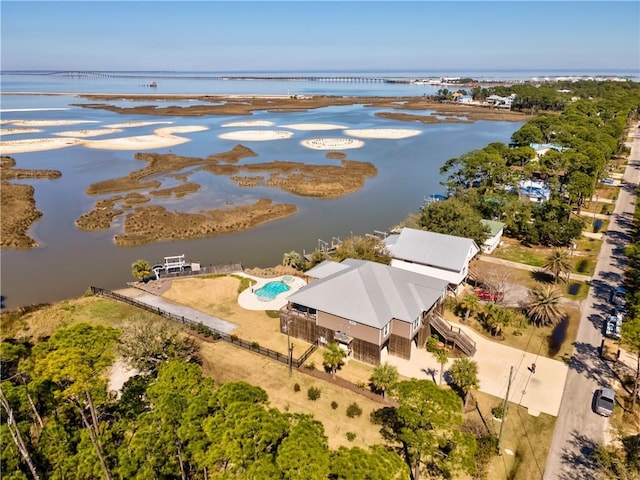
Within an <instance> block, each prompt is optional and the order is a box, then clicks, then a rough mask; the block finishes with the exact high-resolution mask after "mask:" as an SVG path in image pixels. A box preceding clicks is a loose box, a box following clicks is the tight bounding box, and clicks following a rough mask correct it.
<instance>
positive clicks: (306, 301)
mask: <svg viewBox="0 0 640 480" xmlns="http://www.w3.org/2000/svg"><path fill="white" fill-rule="evenodd" d="M343 264H344V265H346V266H347V268H345V269H344V270H342V271H339V272H336V273H334V274H333V275H329V276H327V277H324V278H322V279H320V280H316V281H314V282H312V283H310V284H308V285H306V286H305V287H303V288H301V289H300V290H298V291H297V292H296V293H294V294H292V295H290V296H289V298H288V300H289V301H290V302H292V303H297V304H300V305H304V306H305V307H309V308H314V309H316V310H319V311H323V312H327V313H330V314H332V315H337V316H339V317H342V318H345V319H347V320H353V321H354V322H358V323H361V324H364V325H369V326H372V327H375V328H380V329H381V328H383V327H384V326H385V325H386V324H387V323H389V321H390V320H391V319H393V318H396V319H398V320H403V321H406V322H413V321H414V320H415V319H416V318H418V316H419V315H420V314H421V313H422V312H423V311H426V310H428V309H430V308H431V307H432V306H433V305H434V304H435V303H436V302H437V301H438V299H439V298H440V297H441V296H442V295H443V293H444V291H445V288H446V286H447V284H448V282H447V281H446V280H441V279H438V278H434V277H428V276H426V275H421V274H419V273H415V272H411V271H408V270H403V269H400V268H394V267H390V266H388V265H383V264H380V263H374V262H368V261H364V260H354V259H347V260H345V261H344V262H343Z"/></svg>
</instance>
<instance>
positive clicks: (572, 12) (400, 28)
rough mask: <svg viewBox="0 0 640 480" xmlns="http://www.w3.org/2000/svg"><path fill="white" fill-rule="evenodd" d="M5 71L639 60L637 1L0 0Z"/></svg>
mask: <svg viewBox="0 0 640 480" xmlns="http://www.w3.org/2000/svg"><path fill="white" fill-rule="evenodd" d="M0 22H1V23H0V27H1V29H0V40H1V47H0V48H1V50H0V53H1V57H0V67H1V68H2V70H170V71H203V72H225V71H226V72H234V71H243V72H247V71H254V72H261V71H264V72H268V71H274V72H276V71H295V72H305V71H428V70H465V71H468V70H485V71H486V70H534V69H547V70H560V71H563V70H564V71H567V70H580V69H583V70H592V71H596V70H597V71H601V70H625V71H630V72H639V71H640V2H638V1H636V0H630V1H621V2H616V1H602V2H600V1H586V2H580V1H571V2H559V1H535V2H528V1H517V0H512V1H499V2H488V1H479V0H476V1H455V0H453V1H446V2H445V1H386V2H385V1H353V2H347V1H319V2H318V1H285V2H275V1H254V2H251V1H232V2H231V1H230V2H225V1H162V0H155V1H71V2H62V1H41V2H36V1H25V0H21V1H15V0H2V1H1V2H0Z"/></svg>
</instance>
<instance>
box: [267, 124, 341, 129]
mask: <svg viewBox="0 0 640 480" xmlns="http://www.w3.org/2000/svg"><path fill="white" fill-rule="evenodd" d="M280 126H281V127H282V128H290V129H291V130H344V129H345V128H347V127H345V126H344V125H334V124H331V123H293V124H291V125H280Z"/></svg>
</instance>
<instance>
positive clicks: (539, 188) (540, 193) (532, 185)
mask: <svg viewBox="0 0 640 480" xmlns="http://www.w3.org/2000/svg"><path fill="white" fill-rule="evenodd" d="M518 193H519V194H520V195H521V196H523V197H526V198H528V199H529V200H531V201H532V202H546V201H548V200H549V199H550V198H551V189H550V188H549V185H547V183H546V182H542V181H534V180H522V181H521V182H520V183H518Z"/></svg>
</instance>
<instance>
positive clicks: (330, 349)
mask: <svg viewBox="0 0 640 480" xmlns="http://www.w3.org/2000/svg"><path fill="white" fill-rule="evenodd" d="M344 357H346V353H345V351H344V350H342V349H341V348H340V345H338V344H337V343H335V342H334V343H330V344H328V345H327V349H326V350H325V351H324V352H323V353H322V360H323V363H324V365H325V366H327V367H329V368H330V369H331V375H332V376H333V378H336V370H338V367H339V366H340V365H342V364H343V363H344Z"/></svg>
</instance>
